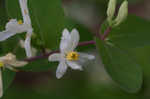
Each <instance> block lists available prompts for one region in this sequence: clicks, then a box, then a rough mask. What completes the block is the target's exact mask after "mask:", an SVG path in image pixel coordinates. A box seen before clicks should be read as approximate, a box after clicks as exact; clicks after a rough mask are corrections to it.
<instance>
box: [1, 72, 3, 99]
mask: <svg viewBox="0 0 150 99" xmlns="http://www.w3.org/2000/svg"><path fill="white" fill-rule="evenodd" d="M2 96H3V80H2V70H1V69H0V98H1V97H2Z"/></svg>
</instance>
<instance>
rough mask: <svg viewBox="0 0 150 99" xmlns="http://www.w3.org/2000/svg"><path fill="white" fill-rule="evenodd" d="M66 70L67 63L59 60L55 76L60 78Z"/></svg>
mask: <svg viewBox="0 0 150 99" xmlns="http://www.w3.org/2000/svg"><path fill="white" fill-rule="evenodd" d="M66 70H67V64H66V63H65V61H60V63H59V65H58V67H57V70H56V77H57V78H58V79H60V78H61V77H62V76H63V75H64V74H65V73H66Z"/></svg>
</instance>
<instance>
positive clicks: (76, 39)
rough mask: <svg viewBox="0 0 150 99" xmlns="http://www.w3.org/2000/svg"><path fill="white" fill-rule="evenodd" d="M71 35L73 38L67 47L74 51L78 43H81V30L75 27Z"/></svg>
mask: <svg viewBox="0 0 150 99" xmlns="http://www.w3.org/2000/svg"><path fill="white" fill-rule="evenodd" d="M70 36H71V38H70V41H69V43H68V46H67V47H68V48H67V49H68V50H69V51H73V50H74V49H75V48H76V47H77V45H78V43H79V39H80V36H79V32H78V31H77V29H73V30H72V32H71V34H70Z"/></svg>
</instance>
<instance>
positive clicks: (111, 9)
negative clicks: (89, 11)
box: [107, 0, 116, 23]
mask: <svg viewBox="0 0 150 99" xmlns="http://www.w3.org/2000/svg"><path fill="white" fill-rule="evenodd" d="M115 9H116V0H109V3H108V8H107V21H108V23H112V18H113V17H114V14H115Z"/></svg>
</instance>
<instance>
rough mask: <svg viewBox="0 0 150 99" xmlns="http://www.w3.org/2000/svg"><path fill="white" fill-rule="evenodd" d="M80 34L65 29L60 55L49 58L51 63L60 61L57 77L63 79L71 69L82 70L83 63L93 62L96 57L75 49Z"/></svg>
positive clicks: (74, 30)
mask: <svg viewBox="0 0 150 99" xmlns="http://www.w3.org/2000/svg"><path fill="white" fill-rule="evenodd" d="M79 38H80V37H79V33H78V31H77V30H76V29H73V30H72V32H71V33H69V31H68V30H67V29H64V31H63V35H62V38H61V43H60V53H56V54H52V55H50V56H49V61H59V62H60V63H59V65H58V67H57V71H56V77H57V78H58V79H59V78H61V77H62V76H63V75H64V73H65V72H66V70H67V68H68V67H70V68H72V69H74V70H82V65H81V64H82V63H84V62H85V60H92V59H94V58H95V57H94V56H93V55H88V54H85V53H79V52H77V51H75V50H74V49H75V48H76V47H77V45H78V43H79Z"/></svg>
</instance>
